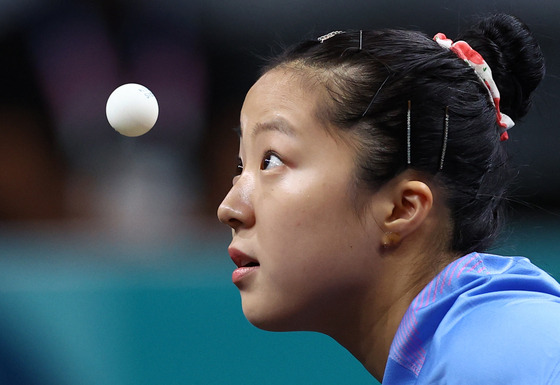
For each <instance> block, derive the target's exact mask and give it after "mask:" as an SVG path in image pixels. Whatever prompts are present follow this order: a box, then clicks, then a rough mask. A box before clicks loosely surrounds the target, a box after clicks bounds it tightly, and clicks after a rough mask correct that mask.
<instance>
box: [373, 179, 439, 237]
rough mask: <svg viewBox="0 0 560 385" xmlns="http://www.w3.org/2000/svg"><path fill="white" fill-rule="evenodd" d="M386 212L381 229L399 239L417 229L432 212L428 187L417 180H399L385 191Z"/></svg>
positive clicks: (431, 195)
mask: <svg viewBox="0 0 560 385" xmlns="http://www.w3.org/2000/svg"><path fill="white" fill-rule="evenodd" d="M386 193H387V194H388V195H387V196H386V198H388V201H387V202H390V204H389V205H388V207H387V208H388V210H386V211H385V213H386V215H385V218H384V220H383V225H382V228H383V230H384V231H386V232H387V233H393V234H398V235H399V236H400V238H401V239H403V238H405V237H406V236H407V235H409V234H411V233H412V232H414V231H415V230H416V229H418V228H419V227H420V226H421V225H422V223H424V221H425V219H426V218H427V217H428V214H429V213H430V211H431V210H432V206H433V203H434V197H433V194H432V190H431V189H430V187H429V186H428V185H427V184H426V183H424V182H422V181H419V180H406V179H403V180H400V181H397V182H396V183H395V184H394V185H393V186H391V188H389V189H388V191H386Z"/></svg>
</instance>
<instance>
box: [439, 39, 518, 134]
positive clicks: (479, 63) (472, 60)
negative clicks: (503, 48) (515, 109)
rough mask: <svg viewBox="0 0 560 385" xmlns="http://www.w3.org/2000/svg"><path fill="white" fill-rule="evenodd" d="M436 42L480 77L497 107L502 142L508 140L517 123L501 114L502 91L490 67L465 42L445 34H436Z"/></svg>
mask: <svg viewBox="0 0 560 385" xmlns="http://www.w3.org/2000/svg"><path fill="white" fill-rule="evenodd" d="M434 40H435V41H436V42H437V43H438V44H439V45H440V46H442V47H444V48H447V49H450V50H451V51H453V52H455V54H456V55H457V56H459V58H461V59H463V60H464V61H465V62H467V64H468V65H469V66H470V67H471V68H472V69H473V70H474V72H475V73H476V74H477V75H478V77H479V78H480V80H481V81H482V83H483V84H484V85H485V86H486V88H487V89H488V93H489V94H490V99H491V100H492V103H493V104H494V107H496V118H497V121H498V125H499V126H500V127H501V128H502V132H501V133H500V140H502V141H504V140H507V139H508V133H507V130H509V129H510V128H512V127H513V126H514V124H515V123H514V122H513V120H511V118H510V117H509V116H507V115H506V114H503V113H501V112H500V91H498V87H497V86H496V83H495V82H494V79H493V78H492V71H491V70H490V67H489V66H488V64H487V63H486V61H484V59H483V58H482V56H481V55H480V54H479V53H478V52H476V51H475V50H474V49H473V48H472V47H471V46H470V45H469V44H468V43H467V42H465V41H458V42H455V43H454V42H453V41H452V40H451V39H448V38H447V37H446V36H445V35H444V34H443V33H438V34H436V35H435V36H434Z"/></svg>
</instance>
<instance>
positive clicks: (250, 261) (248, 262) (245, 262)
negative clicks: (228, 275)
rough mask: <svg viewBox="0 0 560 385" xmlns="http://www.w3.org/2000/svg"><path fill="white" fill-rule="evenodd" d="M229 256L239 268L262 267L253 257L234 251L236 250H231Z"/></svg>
mask: <svg viewBox="0 0 560 385" xmlns="http://www.w3.org/2000/svg"><path fill="white" fill-rule="evenodd" d="M228 251H229V256H230V257H231V260H232V261H233V263H235V266H237V267H256V266H260V263H259V262H258V261H257V260H256V259H255V258H252V257H249V256H248V255H247V254H245V253H243V252H241V251H239V250H237V249H234V248H230V249H229V250H228Z"/></svg>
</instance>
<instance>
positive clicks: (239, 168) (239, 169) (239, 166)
mask: <svg viewBox="0 0 560 385" xmlns="http://www.w3.org/2000/svg"><path fill="white" fill-rule="evenodd" d="M242 172H243V161H242V160H241V158H237V167H236V169H235V175H241V173H242Z"/></svg>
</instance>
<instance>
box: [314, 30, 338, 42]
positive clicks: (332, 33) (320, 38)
mask: <svg viewBox="0 0 560 385" xmlns="http://www.w3.org/2000/svg"><path fill="white" fill-rule="evenodd" d="M341 33H344V31H332V32H329V33H327V34H326V35H323V36H320V37H318V38H317V40H319V42H320V43H322V42H324V41H325V40H328V39H330V38H331V37H333V36H336V35H340V34H341Z"/></svg>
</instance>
